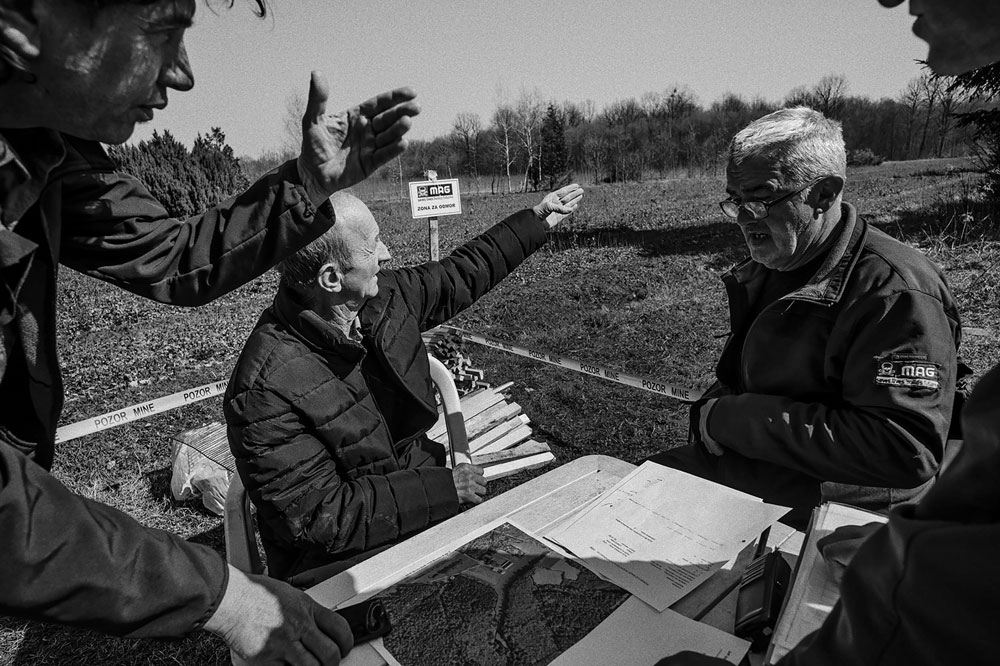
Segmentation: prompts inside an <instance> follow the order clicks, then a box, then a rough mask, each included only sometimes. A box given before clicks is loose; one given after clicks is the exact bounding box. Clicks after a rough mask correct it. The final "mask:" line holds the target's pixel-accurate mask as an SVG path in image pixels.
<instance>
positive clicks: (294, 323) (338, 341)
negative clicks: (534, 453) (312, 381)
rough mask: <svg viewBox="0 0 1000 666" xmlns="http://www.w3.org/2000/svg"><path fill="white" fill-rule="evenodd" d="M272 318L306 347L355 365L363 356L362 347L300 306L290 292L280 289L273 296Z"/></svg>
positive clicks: (312, 311)
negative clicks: (273, 314)
mask: <svg viewBox="0 0 1000 666" xmlns="http://www.w3.org/2000/svg"><path fill="white" fill-rule="evenodd" d="M273 309H274V312H275V315H276V316H277V317H278V319H279V320H281V321H282V322H283V323H284V324H285V325H286V326H287V327H288V330H289V331H291V332H292V334H293V335H295V336H296V337H298V338H299V339H300V340H302V341H303V342H304V343H305V344H306V345H307V346H309V347H310V348H312V349H315V350H316V351H318V352H320V353H322V354H324V355H329V354H333V355H335V356H337V357H339V358H342V359H344V361H346V362H348V363H352V364H355V365H356V364H358V363H360V362H361V359H363V358H364V356H365V348H364V347H363V346H362V345H361V344H360V343H358V342H355V341H354V340H351V339H350V338H349V337H347V336H346V335H344V332H343V331H341V330H340V329H338V328H337V327H335V326H333V325H332V324H330V322H328V321H327V320H325V319H323V318H322V317H321V316H319V314H317V313H316V312H315V311H314V310H312V309H310V308H309V307H307V306H306V305H305V304H303V302H302V300H301V299H300V297H299V296H298V295H297V294H296V293H295V292H294V291H293V290H291V289H287V288H286V287H280V288H279V289H278V293H277V294H276V295H275V297H274V305H273Z"/></svg>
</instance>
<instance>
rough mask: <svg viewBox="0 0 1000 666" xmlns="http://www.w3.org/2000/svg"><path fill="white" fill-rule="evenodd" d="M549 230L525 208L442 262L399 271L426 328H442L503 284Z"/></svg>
mask: <svg viewBox="0 0 1000 666" xmlns="http://www.w3.org/2000/svg"><path fill="white" fill-rule="evenodd" d="M545 231H546V226H545V223H544V222H542V221H541V220H539V219H538V217H537V216H536V215H535V214H534V212H532V211H531V210H522V211H519V212H517V213H514V214H513V215H511V216H510V217H508V218H506V219H505V220H503V221H502V222H500V223H498V224H496V225H494V226H493V227H491V228H490V229H488V230H487V231H486V232H484V233H483V234H481V235H479V236H477V237H476V238H473V239H472V240H471V241H469V242H467V243H465V244H464V245H462V246H460V247H459V248H457V249H456V250H455V251H454V252H452V253H451V254H450V255H449V256H448V257H446V258H444V259H442V260H441V261H440V262H428V263H425V264H421V265H420V266H413V267H410V268H401V269H398V270H394V271H393V274H394V275H395V276H396V278H397V280H398V284H399V288H400V290H401V291H402V294H403V300H404V301H405V302H406V304H407V306H408V307H409V308H410V310H411V311H412V312H413V314H414V316H415V317H416V318H417V321H418V322H420V328H421V330H427V329H429V328H433V327H435V326H437V325H439V324H443V323H444V322H446V321H448V320H449V319H451V318H452V317H454V316H455V315H457V314H458V313H459V312H461V311H462V310H464V309H465V308H467V307H469V306H470V305H472V304H473V303H475V302H476V300H477V299H478V298H480V297H482V296H483V295H484V294H486V292H488V291H489V290H490V289H492V288H493V287H495V286H496V285H497V284H499V283H500V282H501V281H502V280H503V279H504V278H506V277H507V276H508V275H509V274H510V273H511V272H512V271H513V270H514V269H515V268H517V267H518V266H519V265H520V264H521V262H523V261H524V260H525V259H527V258H528V257H529V256H530V255H531V254H532V253H533V252H534V251H535V250H537V249H538V248H540V247H541V246H542V245H544V244H545V241H546V240H547V236H546V234H545Z"/></svg>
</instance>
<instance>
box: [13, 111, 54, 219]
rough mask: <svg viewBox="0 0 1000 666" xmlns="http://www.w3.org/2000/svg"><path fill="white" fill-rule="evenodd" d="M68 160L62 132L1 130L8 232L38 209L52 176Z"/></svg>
mask: <svg viewBox="0 0 1000 666" xmlns="http://www.w3.org/2000/svg"><path fill="white" fill-rule="evenodd" d="M65 158H66V144H65V142H64V141H63V138H62V135H61V134H59V133H58V132H55V131H52V130H46V129H34V128H32V129H4V130H0V220H2V221H3V223H4V225H5V226H6V227H7V228H8V229H13V228H14V226H15V225H16V224H17V222H18V220H19V219H20V217H21V216H22V215H24V213H25V211H27V210H28V209H29V208H31V207H32V206H33V205H35V202H36V201H38V197H39V196H40V195H41V193H42V190H44V189H45V186H46V184H47V182H48V178H49V174H50V172H51V171H52V170H53V169H54V168H55V167H57V166H58V165H59V164H60V163H61V162H62V161H63V160H64V159H65Z"/></svg>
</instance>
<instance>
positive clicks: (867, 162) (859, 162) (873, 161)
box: [847, 148, 885, 166]
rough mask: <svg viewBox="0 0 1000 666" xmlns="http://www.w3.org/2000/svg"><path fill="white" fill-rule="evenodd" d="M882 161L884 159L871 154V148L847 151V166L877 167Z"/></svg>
mask: <svg viewBox="0 0 1000 666" xmlns="http://www.w3.org/2000/svg"><path fill="white" fill-rule="evenodd" d="M884 161H885V158H884V157H882V156H881V155H876V154H875V153H873V152H872V151H871V148H858V149H857V150H849V151H847V166H878V165H879V164H882V162H884Z"/></svg>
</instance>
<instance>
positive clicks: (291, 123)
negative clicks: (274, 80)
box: [281, 92, 306, 155]
mask: <svg viewBox="0 0 1000 666" xmlns="http://www.w3.org/2000/svg"><path fill="white" fill-rule="evenodd" d="M305 113H306V98H305V97H303V96H302V93H301V92H293V93H291V94H289V95H288V97H286V98H285V115H284V116H283V117H282V126H283V128H284V130H285V134H284V141H283V142H282V144H281V149H282V150H283V151H285V152H286V153H291V154H293V155H298V154H299V151H301V150H302V116H304V115H305Z"/></svg>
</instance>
